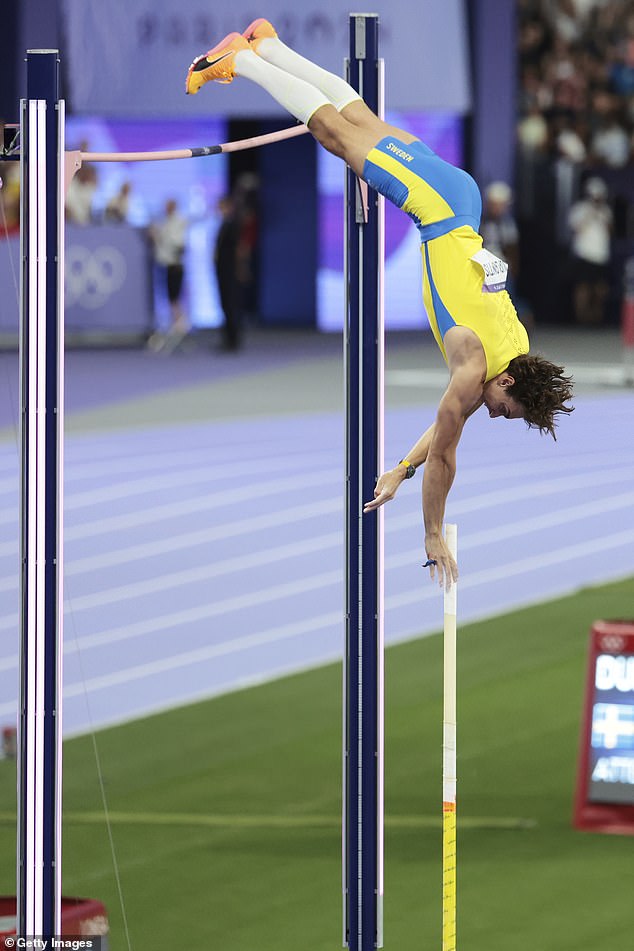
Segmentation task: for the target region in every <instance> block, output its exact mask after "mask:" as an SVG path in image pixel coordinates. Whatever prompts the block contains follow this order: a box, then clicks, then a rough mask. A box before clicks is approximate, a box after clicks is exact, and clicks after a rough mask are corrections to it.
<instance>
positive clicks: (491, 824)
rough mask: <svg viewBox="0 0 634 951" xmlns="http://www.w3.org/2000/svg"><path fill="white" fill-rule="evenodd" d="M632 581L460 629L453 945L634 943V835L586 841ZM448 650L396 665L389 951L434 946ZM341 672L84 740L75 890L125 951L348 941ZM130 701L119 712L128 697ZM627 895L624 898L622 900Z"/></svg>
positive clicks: (252, 950)
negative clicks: (603, 650)
mask: <svg viewBox="0 0 634 951" xmlns="http://www.w3.org/2000/svg"><path fill="white" fill-rule="evenodd" d="M614 617H634V579H630V580H628V581H622V582H618V583H615V584H611V585H608V586H605V587H600V588H589V589H584V590H582V591H580V592H578V593H577V594H575V595H574V596H572V597H567V598H562V599H560V600H557V601H552V602H549V603H546V604H542V605H538V606H535V607H531V608H527V609H525V610H521V611H517V612H515V613H512V614H508V615H505V616H503V617H497V618H494V619H491V620H488V621H483V622H480V623H477V624H470V625H468V626H465V627H463V628H459V640H458V947H459V948H460V949H461V951H615V949H625V948H628V947H630V946H631V941H632V925H631V921H632V917H631V914H632V913H631V897H632V885H633V882H634V878H633V874H634V873H633V871H632V869H633V867H634V866H633V862H632V854H633V853H632V850H633V848H634V839H632V838H630V837H617V836H608V835H597V834H589V833H581V832H578V831H576V830H574V829H573V828H572V826H571V813H572V800H573V792H574V783H575V771H576V760H577V746H578V734H579V723H580V716H581V705H582V695H583V685H584V676H585V663H586V651H587V643H588V632H589V629H590V625H591V623H592V621H593V620H595V619H598V618H614ZM441 667H442V644H441V638H440V637H439V636H433V637H428V638H424V639H422V640H419V641H413V642H410V643H407V644H403V645H400V646H397V647H392V648H390V649H389V650H388V651H387V656H386V691H387V693H386V697H387V702H386V814H387V815H386V874H385V948H386V949H387V951H390V949H391V951H425V949H428V948H429V949H435V951H437V949H439V948H440V926H441V896H440V886H441V816H442V809H441V798H442V794H441V765H442V755H441V754H442V750H441V743H442V669H441ZM341 679H342V677H341V666H340V665H337V664H333V665H330V666H327V667H323V668H320V669H317V670H313V671H309V672H307V673H302V674H299V675H295V676H291V677H286V678H284V679H281V680H277V681H274V682H272V683H269V684H265V685H263V686H258V687H255V688H252V689H249V690H243V691H239V692H236V693H232V694H228V695H226V696H223V697H218V698H215V699H212V700H208V701H206V702H203V703H197V704H193V705H191V706H187V707H182V708H179V709H176V710H172V711H170V712H167V713H163V714H160V715H157V716H153V717H148V718H147V719H143V720H137V721H134V722H132V723H128V724H126V725H124V726H120V727H116V728H113V729H108V730H103V731H101V732H99V733H97V734H96V737H95V738H94V741H93V738H92V737H89V736H85V737H79V738H76V739H73V740H69V741H67V742H66V744H65V753H64V852H63V869H64V875H63V877H64V893H65V894H68V895H83V896H87V897H92V898H98V899H100V900H101V901H103V902H105V904H106V905H107V908H108V911H109V916H110V925H111V938H110V949H111V951H127V941H126V935H125V929H124V919H123V912H122V902H121V901H120V898H119V892H118V888H117V876H116V875H115V871H114V867H113V860H112V855H111V847H110V839H109V835H108V828H107V825H106V822H105V818H104V808H103V803H102V794H101V789H100V784H99V780H98V771H97V768H96V761H95V748H94V747H95V744H96V747H97V750H98V755H99V761H100V764H101V770H102V777H103V788H104V790H105V796H106V800H107V804H108V809H109V814H110V830H111V834H112V841H113V843H114V849H115V853H116V860H117V868H118V876H119V880H120V886H121V895H122V897H123V907H124V909H125V916H126V918H127V923H128V928H129V935H130V941H131V947H132V948H133V949H134V951H148V949H152V951H173V949H175V948H187V949H188V951H193V949H197V948H200V949H201V951H202V949H205V951H208V949H211V951H216V949H217V951H327V949H328V951H332V949H336V948H338V947H340V946H341V944H342V924H341V918H342V912H341V908H342V898H341V868H340V865H341V832H340V816H341V732H342V731H341V693H342V689H341ZM112 703H113V705H116V703H117V694H116V692H114V693H113V695H112ZM0 813H1V817H0V818H1V821H0V893H3V894H13V893H14V892H15V764H14V763H13V762H11V761H7V760H5V761H2V762H0ZM628 896H629V897H628Z"/></svg>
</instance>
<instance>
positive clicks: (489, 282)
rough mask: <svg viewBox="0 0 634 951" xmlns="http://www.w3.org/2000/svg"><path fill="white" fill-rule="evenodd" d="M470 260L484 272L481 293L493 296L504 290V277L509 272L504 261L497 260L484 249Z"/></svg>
mask: <svg viewBox="0 0 634 951" xmlns="http://www.w3.org/2000/svg"><path fill="white" fill-rule="evenodd" d="M471 260H472V261H475V262H476V264H479V265H480V267H481V268H482V270H483V271H484V283H483V284H482V290H483V291H486V292H487V293H489V294H494V293H495V292H496V291H503V290H504V288H505V287H506V276H507V274H508V270H509V266H508V264H507V263H506V261H503V260H502V259H501V258H497V257H496V256H495V254H491V252H490V251H487V250H486V248H482V249H481V250H480V251H478V252H477V253H476V254H474V255H472V257H471Z"/></svg>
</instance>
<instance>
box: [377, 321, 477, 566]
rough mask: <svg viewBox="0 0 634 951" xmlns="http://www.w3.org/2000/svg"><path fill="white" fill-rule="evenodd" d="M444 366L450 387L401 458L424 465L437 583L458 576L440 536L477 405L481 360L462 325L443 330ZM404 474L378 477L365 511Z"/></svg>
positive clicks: (400, 470) (429, 547) (430, 554)
mask: <svg viewBox="0 0 634 951" xmlns="http://www.w3.org/2000/svg"><path fill="white" fill-rule="evenodd" d="M444 343H445V351H446V353H447V362H448V365H449V372H450V380H449V385H448V387H447V389H446V391H445V393H444V395H443V397H442V399H441V401H440V404H439V406H438V412H437V414H436V421H435V422H434V423H433V424H432V426H430V427H429V429H428V430H427V431H426V432H425V433H424V434H423V435H422V436H421V438H420V439H419V440H418V442H417V443H416V444H415V445H414V446H413V447H412V449H411V450H410V452H409V453H408V455H407V456H406V457H405V458H406V459H407V460H408V461H409V462H411V463H412V465H414V466H417V467H418V466H419V465H422V464H423V463H425V475H424V478H423V519H424V522H425V548H426V551H427V558H428V560H430V561H435V562H437V564H436V566H433V565H432V567H431V574H432V579H433V578H435V577H438V581H439V583H440V584H441V585H443V584H448V583H450V582H451V581H452V580H456V579H457V577H458V571H457V566H456V564H455V562H454V561H453V559H452V558H451V555H450V554H449V551H448V550H447V547H446V545H445V542H444V539H443V536H442V522H443V518H444V514H445V503H446V501H447V495H448V493H449V489H450V488H451V484H452V482H453V479H454V475H455V471H456V448H457V446H458V442H459V441H460V436H461V435H462V430H463V428H464V424H465V423H466V421H467V419H468V418H469V416H471V415H472V414H473V413H475V411H476V410H477V409H479V408H480V406H482V402H483V400H482V393H483V386H484V380H485V377H486V358H485V355H484V350H483V348H482V344H481V343H480V341H479V339H478V337H477V336H476V334H474V333H473V331H471V330H469V329H468V328H466V327H454V328H452V329H451V330H450V331H448V332H447V333H446V334H445V340H444ZM405 475H406V469H405V466H401V465H399V466H396V467H395V468H394V469H391V470H390V471H388V472H386V473H384V474H383V475H382V476H381V478H380V479H379V480H378V482H377V485H376V489H375V492H374V496H375V497H374V499H372V501H370V502H367V503H366V505H365V507H364V512H371V511H373V510H374V509H377V508H379V506H381V505H383V504H384V502H387V501H389V500H390V499H392V498H393V497H394V495H395V494H396V491H397V489H398V487H399V486H400V484H401V482H402V481H403V480H404V478H405Z"/></svg>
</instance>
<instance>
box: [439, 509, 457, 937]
mask: <svg viewBox="0 0 634 951" xmlns="http://www.w3.org/2000/svg"><path fill="white" fill-rule="evenodd" d="M445 541H446V543H447V547H448V548H449V551H450V553H451V555H452V557H453V558H454V560H455V561H457V560H458V526H457V525H449V524H448V525H445ZM444 601H445V603H444V638H443V655H444V663H443V740H442V800H443V802H442V951H456V778H457V770H456V608H457V584H456V583H455V582H454V583H453V584H452V585H451V587H450V588H449V589H447V588H445V595H444Z"/></svg>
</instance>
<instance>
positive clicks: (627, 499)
mask: <svg viewBox="0 0 634 951" xmlns="http://www.w3.org/2000/svg"><path fill="white" fill-rule="evenodd" d="M632 504H634V492H623V493H621V494H619V495H614V496H608V497H606V498H602V499H597V500H596V501H594V502H584V503H583V504H581V505H574V506H569V507H568V508H564V509H558V510H556V511H553V512H547V513H545V514H544V515H539V516H532V517H529V518H526V519H522V520H520V521H515V522H510V523H505V522H502V523H501V524H500V525H499V526H498V527H496V528H492V529H489V530H484V531H480V532H477V533H476V534H475V535H471V536H465V539H464V542H463V545H462V550H468V549H470V548H473V547H480V546H483V545H488V544H495V542H496V541H502V540H504V539H510V538H516V537H517V536H518V535H523V534H528V533H531V532H536V531H540V530H542V529H546V530H547V529H550V528H552V527H554V526H555V525H565V524H568V523H570V522H574V521H578V520H580V519H587V518H591V517H592V516H596V515H602V514H605V513H607V512H614V511H618V510H619V509H622V508H629V507H630V506H632ZM340 507H341V506H340V503H339V502H338V501H336V500H332V501H331V502H328V503H326V504H325V505H323V506H321V511H322V513H323V512H324V510H325V511H327V512H333V511H336V510H339V509H340ZM298 508H299V510H300V511H299V513H297V510H296V511H295V512H294V513H292V514H290V513H287V512H285V513H277V514H275V515H273V516H264V517H262V521H263V522H264V523H265V525H266V526H267V527H273V526H275V527H277V526H279V525H280V524H281V523H282V520H283V519H285V520H286V522H289V521H291V522H293V523H297V522H298V521H299V517H300V515H302V514H304V513H305V514H307V515H308V517H311V516H312V517H314V516H315V515H316V514H319V513H317V512H315V507H308V506H304V507H301V506H300V507H298ZM451 511H452V510H451V509H450V512H451ZM289 514H290V517H289ZM411 521H412V519H411V516H410V517H409V518H408V520H407V525H410V524H411ZM253 523H254V520H253V519H244V520H243V522H242V523H241V526H240V527H241V529H242V533H244V534H246V533H247V532H251V533H253V532H254V531H255V526H254V524H253ZM235 527H236V526H235V525H227V526H222V527H221V529H217V530H216V531H215V532H214V531H213V530H212V531H208V532H204V533H203V534H204V535H205V536H206V538H207V539H209V536H210V535H214V534H215V537H216V538H217V537H218V535H219V534H220V532H222V533H223V535H224V537H226V536H227V535H228V534H231V535H234V534H235V533H236V532H235ZM260 527H261V526H260ZM223 529H224V531H223ZM342 530H343V528H342ZM395 530H396V529H395V526H394V524H390V525H388V532H391V533H394V532H395ZM188 539H189V541H191V536H187V535H184V536H181V546H180V547H183V548H185V547H189V545H188V544H187V542H188ZM170 541H172V542H173V539H172V540H169V539H168V540H166V543H165V544H166V546H167V545H169V544H170ZM341 542H342V531H338V532H331V533H329V534H326V535H320V536H317V537H314V536H312V537H311V538H310V539H307V540H304V541H302V540H299V541H298V542H294V543H287V544H285V545H281V546H276V547H273V548H270V549H265V550H264V551H261V552H252V553H249V554H247V555H240V556H236V557H235V558H230V559H227V560H224V561H222V562H213V563H211V564H207V565H203V566H200V567H198V568H189V569H185V570H183V571H176V572H169V573H166V574H163V575H158V576H155V577H153V578H151V579H149V580H146V581H140V582H135V583H131V584H128V585H120V586H118V587H114V588H105V589H103V590H101V591H97V592H94V593H92V594H89V595H83V596H78V597H73V596H72V595H71V596H70V597H69V598H68V602H67V608H68V609H69V610H72V611H73V612H74V613H77V612H79V611H85V610H89V609H91V608H94V607H100V606H103V605H106V604H112V603H113V602H121V601H125V600H130V599H133V598H138V597H142V596H144V595H148V594H155V593H157V592H159V591H166V590H169V589H171V588H177V587H180V586H181V585H188V584H193V583H195V582H197V581H202V580H208V579H210V578H214V577H219V576H221V575H225V574H230V573H232V572H239V571H244V570H247V569H248V568H253V567H258V566H261V565H264V564H267V563H268V562H273V561H281V560H283V559H284V558H292V557H295V556H299V555H302V554H309V553H313V552H317V551H325V550H327V549H328V548H335V547H337V546H341ZM141 547H143V548H148V547H150V546H141ZM96 558H97V559H99V558H100V556H96ZM415 558H416V550H408V551H405V552H400V553H399V554H398V555H396V556H393V557H392V558H391V559H390V563H389V565H388V568H390V569H391V568H395V567H404V566H406V565H408V564H411V563H412V561H413V560H414V559H415ZM85 560H86V561H87V562H88V563H89V564H88V567H85V566H84V567H83V571H86V570H90V571H93V570H94V568H95V559H93V558H88V559H85ZM126 560H128V559H126ZM72 574H79V572H78V571H74V572H71V571H70V566H69V568H68V569H67V571H66V577H69V576H70V575H72ZM17 583H18V579H17V577H15V575H14V576H11V577H9V578H4V579H2V580H0V591H8V590H11V589H15V588H17ZM17 623H18V616H17V615H16V614H13V615H11V616H6V617H5V618H0V630H3V629H9V628H10V627H15V625H16V624H17Z"/></svg>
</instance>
